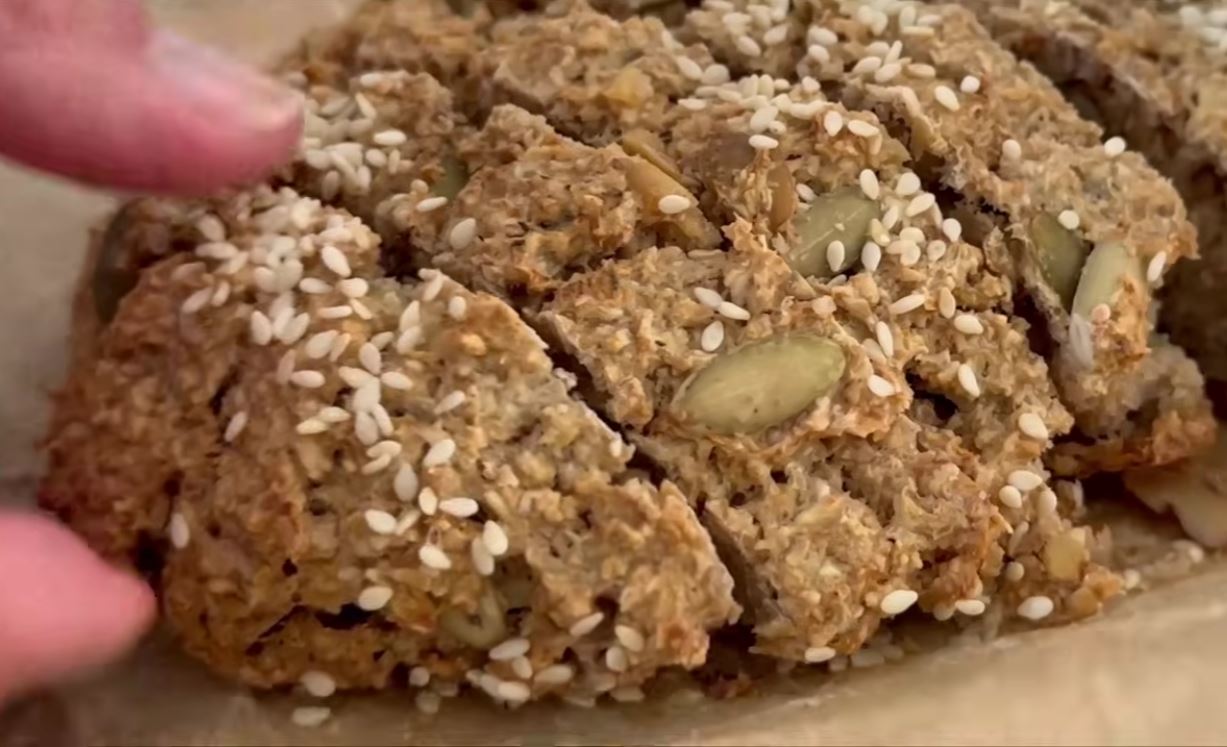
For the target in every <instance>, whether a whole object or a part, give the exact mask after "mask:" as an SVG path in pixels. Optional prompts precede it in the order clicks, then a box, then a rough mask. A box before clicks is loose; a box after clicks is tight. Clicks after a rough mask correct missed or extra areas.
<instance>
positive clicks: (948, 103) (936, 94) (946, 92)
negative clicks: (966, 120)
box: [933, 86, 959, 112]
mask: <svg viewBox="0 0 1227 747" xmlns="http://www.w3.org/2000/svg"><path fill="white" fill-rule="evenodd" d="M933 98H935V99H937V103H939V104H941V105H942V106H944V107H946V108H947V109H949V110H950V111H952V112H957V111H958V110H959V97H958V94H956V93H955V92H954V91H952V90H951V89H950V87H949V86H938V87H937V88H934V89H933Z"/></svg>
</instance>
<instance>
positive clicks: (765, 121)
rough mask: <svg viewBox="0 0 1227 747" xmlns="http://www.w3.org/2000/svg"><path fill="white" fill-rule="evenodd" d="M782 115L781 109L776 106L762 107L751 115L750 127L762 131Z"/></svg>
mask: <svg viewBox="0 0 1227 747" xmlns="http://www.w3.org/2000/svg"><path fill="white" fill-rule="evenodd" d="M779 115H780V110H779V109H778V108H776V107H774V106H764V107H763V108H762V109H759V110H758V111H756V112H754V115H753V116H752V117H750V129H751V130H752V131H754V132H762V131H763V130H766V129H767V128H768V127H770V126H771V123H772V122H774V121H775V120H776V118H777V117H779Z"/></svg>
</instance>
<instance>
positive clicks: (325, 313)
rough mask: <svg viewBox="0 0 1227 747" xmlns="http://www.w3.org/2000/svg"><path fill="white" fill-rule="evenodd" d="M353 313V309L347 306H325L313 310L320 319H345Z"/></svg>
mask: <svg viewBox="0 0 1227 747" xmlns="http://www.w3.org/2000/svg"><path fill="white" fill-rule="evenodd" d="M353 313H354V310H353V309H352V308H351V307H349V306H325V307H324V308H322V309H320V310H319V311H317V312H315V314H316V316H318V317H319V318H320V319H345V318H346V317H348V316H350V315H352V314H353Z"/></svg>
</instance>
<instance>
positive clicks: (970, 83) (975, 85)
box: [959, 75, 980, 94]
mask: <svg viewBox="0 0 1227 747" xmlns="http://www.w3.org/2000/svg"><path fill="white" fill-rule="evenodd" d="M959 90H960V91H962V92H963V93H968V94H972V93H978V92H979V91H980V79H979V78H977V77H976V76H974V75H968V76H966V77H965V78H963V81H962V82H961V83H959Z"/></svg>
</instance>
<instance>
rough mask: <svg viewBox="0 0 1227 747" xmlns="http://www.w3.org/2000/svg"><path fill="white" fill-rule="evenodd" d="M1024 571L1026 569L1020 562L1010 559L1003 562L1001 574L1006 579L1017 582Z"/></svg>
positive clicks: (1021, 577) (1025, 571) (1024, 573)
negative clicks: (1003, 567) (1007, 561)
mask: <svg viewBox="0 0 1227 747" xmlns="http://www.w3.org/2000/svg"><path fill="white" fill-rule="evenodd" d="M1026 573H1027V569H1026V567H1025V566H1024V565H1023V564H1022V563H1019V562H1018V561H1017V560H1011V561H1010V562H1009V563H1006V564H1005V570H1004V571H1003V572H1002V575H1004V576H1005V577H1006V580H1007V581H1012V582H1014V583H1018V582H1019V581H1022V579H1023V576H1024V575H1026Z"/></svg>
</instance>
